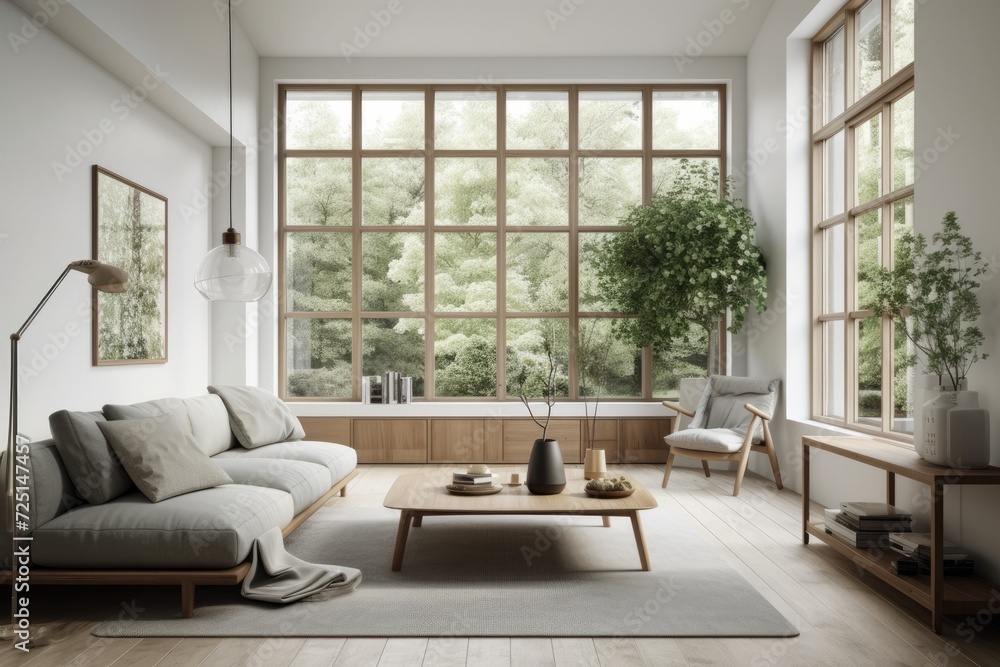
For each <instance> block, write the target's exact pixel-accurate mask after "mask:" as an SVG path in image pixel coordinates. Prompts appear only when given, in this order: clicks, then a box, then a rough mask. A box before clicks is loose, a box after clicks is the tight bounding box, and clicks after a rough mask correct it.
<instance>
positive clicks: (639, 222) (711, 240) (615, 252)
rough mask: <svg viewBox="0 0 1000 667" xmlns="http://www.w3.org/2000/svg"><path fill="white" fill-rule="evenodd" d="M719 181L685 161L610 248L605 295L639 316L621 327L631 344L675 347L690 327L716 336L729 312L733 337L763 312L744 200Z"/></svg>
mask: <svg viewBox="0 0 1000 667" xmlns="http://www.w3.org/2000/svg"><path fill="white" fill-rule="evenodd" d="M718 182H719V181H718V172H717V170H716V169H715V168H714V166H711V165H705V164H691V163H688V162H686V161H685V162H683V163H682V166H681V173H680V174H679V175H678V176H677V178H676V180H675V181H674V183H673V185H672V186H671V187H670V189H669V190H668V191H667V192H666V193H665V194H663V195H661V196H658V197H655V198H654V199H653V201H652V202H651V203H650V205H649V206H641V207H637V208H634V209H633V210H632V211H631V212H630V213H629V215H628V217H627V218H626V219H625V220H624V223H625V224H626V225H628V226H631V227H632V228H633V230H632V231H631V232H629V233H623V234H616V235H614V236H612V237H609V238H608V239H607V240H606V241H605V242H604V245H603V252H602V253H600V254H599V255H598V256H597V258H596V260H597V274H598V282H599V285H600V287H601V290H602V291H603V293H604V294H605V296H606V298H607V300H608V301H609V302H610V303H611V304H612V307H613V309H614V310H615V311H617V312H622V313H628V314H634V315H638V317H636V318H630V319H623V320H621V321H620V322H619V324H618V331H619V333H620V334H621V335H622V336H623V338H624V339H625V340H628V341H630V342H631V343H633V344H635V345H637V346H645V345H651V344H652V345H661V346H664V347H669V346H670V345H671V344H672V343H673V342H674V341H675V340H677V339H680V338H683V337H685V336H688V335H689V325H690V324H691V323H694V324H697V325H699V326H701V327H702V328H703V329H704V330H705V331H710V330H711V329H712V328H713V327H715V326H716V324H717V323H718V322H720V321H721V320H722V319H723V318H724V317H725V315H726V311H727V309H728V310H730V311H731V312H732V324H731V326H730V330H731V331H733V332H736V331H739V330H740V328H741V327H742V325H743V321H744V318H745V317H746V313H747V311H748V310H749V309H750V308H751V307H756V309H757V312H763V310H764V299H765V298H766V296H767V281H766V278H765V276H764V264H763V259H762V257H761V254H760V250H759V249H758V248H757V246H756V245H754V228H755V223H754V221H753V218H752V217H751V215H750V211H749V210H747V209H746V208H745V207H743V206H742V205H741V203H740V202H739V201H738V200H735V199H732V198H731V197H730V196H728V193H727V196H724V197H719V192H718V188H717V185H716V184H717V183H718Z"/></svg>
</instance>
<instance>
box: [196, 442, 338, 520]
mask: <svg viewBox="0 0 1000 667" xmlns="http://www.w3.org/2000/svg"><path fill="white" fill-rule="evenodd" d="M214 461H215V463H216V464H217V465H218V466H219V467H220V468H222V469H223V470H225V471H226V474H227V475H229V476H230V477H232V479H233V481H234V482H236V483H237V484H248V485H250V486H263V487H267V488H269V489H279V490H281V491H285V492H287V493H290V494H292V500H293V502H294V504H295V513H296V514H298V513H299V512H301V511H302V510H304V509H305V508H307V507H309V506H310V505H312V504H313V503H314V502H316V501H317V500H319V499H320V498H321V497H322V496H323V494H324V493H326V492H327V491H329V490H330V471H329V470H327V468H326V466H321V465H319V464H318V463H307V462H306V461H290V460H288V459H260V458H248V457H245V456H243V457H239V456H237V457H217V458H215V459H214Z"/></svg>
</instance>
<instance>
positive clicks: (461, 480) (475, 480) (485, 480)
mask: <svg viewBox="0 0 1000 667" xmlns="http://www.w3.org/2000/svg"><path fill="white" fill-rule="evenodd" d="M451 481H452V482H453V483H454V484H492V483H493V475H492V474H491V473H483V474H473V473H467V472H456V473H452V475H451Z"/></svg>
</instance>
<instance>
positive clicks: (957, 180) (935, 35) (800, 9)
mask: <svg viewBox="0 0 1000 667" xmlns="http://www.w3.org/2000/svg"><path fill="white" fill-rule="evenodd" d="M841 4H842V3H841V2H840V0H822V2H817V1H816V0H776V1H775V3H774V6H773V7H772V10H771V13H770V15H769V16H768V20H767V22H766V23H765V24H764V26H763V28H762V30H761V33H760V35H758V38H757V41H756V42H755V43H754V46H753V48H752V50H751V52H750V54H749V55H748V58H747V88H748V91H749V99H748V108H749V119H748V141H749V143H748V154H749V155H751V156H753V155H755V154H757V152H758V151H759V150H760V149H761V148H763V147H765V146H766V145H767V144H766V142H767V141H768V140H769V139H773V140H774V141H776V142H777V143H778V148H777V150H775V151H773V152H769V153H768V156H767V158H766V160H765V161H764V163H763V165H762V166H761V167H759V168H757V169H756V171H755V173H754V174H753V175H752V176H750V178H749V181H748V202H749V204H750V208H751V209H752V210H753V211H754V213H755V217H756V219H757V220H758V221H759V222H760V223H761V225H762V229H761V239H762V243H763V245H764V247H765V252H766V254H767V256H768V271H769V288H770V292H771V303H770V304H769V305H770V306H771V308H772V310H773V311H774V313H775V314H774V315H773V316H771V317H770V319H769V320H765V319H764V318H758V319H756V320H754V321H751V322H749V324H748V326H749V327H750V328H751V331H754V328H755V327H756V330H757V331H759V332H760V335H750V336H749V338H750V343H749V354H748V364H749V371H750V373H751V374H760V375H774V376H780V377H782V378H783V379H784V380H785V395H784V403H785V412H787V414H780V415H779V418H778V419H777V420H776V423H775V425H774V426H775V428H774V431H775V438H776V445H777V447H778V454H779V461H780V464H781V468H782V472H783V477H784V480H785V483H786V485H788V486H790V487H791V488H794V489H796V490H800V489H801V458H800V449H801V447H800V443H801V438H802V436H803V435H815V434H825V435H833V434H836V435H839V434H841V433H837V432H836V430H834V429H830V428H826V427H824V426H823V425H821V424H817V423H815V422H811V421H809V416H810V415H809V404H808V397H809V388H810V376H809V363H808V360H809V351H808V346H809V340H810V335H811V334H810V331H811V328H810V316H809V312H810V301H809V293H808V285H809V275H810V273H809V272H810V268H809V253H810V245H809V243H810V241H809V239H810V233H809V225H810V220H809V215H808V208H807V202H808V186H809V183H808V180H807V178H808V169H807V166H808V163H807V161H806V160H807V156H808V145H809V132H808V128H805V127H803V128H800V129H796V128H794V127H792V126H793V125H794V123H793V122H792V118H793V117H794V114H795V112H796V111H797V109H798V108H800V107H801V106H802V105H804V104H808V101H809V77H808V69H807V63H808V57H809V52H808V38H809V37H811V35H813V34H814V33H815V32H816V31H817V30H818V29H819V28H820V27H821V26H822V24H823V23H824V22H825V21H826V20H828V19H829V18H830V17H831V16H832V15H833V13H834V12H835V11H836V10H837V9H839V7H840V6H841ZM996 25H1000V3H997V2H995V0H960V1H959V2H956V1H955V0H950V1H947V2H946V1H945V0H922V1H921V2H918V3H917V28H916V30H917V33H916V59H917V60H916V62H917V65H916V86H917V92H916V146H917V153H918V155H919V154H923V153H924V152H925V151H926V157H925V162H926V163H927V164H928V166H927V168H926V169H924V170H922V172H921V173H920V175H919V177H918V179H917V195H916V222H915V224H916V227H917V230H918V231H922V232H925V233H928V234H929V233H932V232H933V231H934V230H936V229H937V228H938V226H939V224H940V220H941V217H942V216H943V215H944V213H945V212H947V211H949V210H956V211H957V212H958V214H959V221H960V223H961V224H962V226H963V229H964V231H965V232H966V233H967V234H969V235H970V236H971V237H972V238H973V240H974V242H975V244H976V247H977V248H978V249H980V250H982V251H983V254H984V256H985V257H986V258H987V259H989V260H990V261H991V262H992V264H993V267H994V271H993V272H992V273H991V280H989V281H987V282H985V283H984V285H983V288H982V289H981V290H980V301H981V303H982V306H983V317H982V320H981V322H980V324H981V326H982V328H983V331H984V333H985V334H986V336H987V340H988V341H990V345H989V347H990V348H992V349H996V348H997V341H998V340H1000V290H998V289H997V287H998V286H1000V283H998V282H997V281H996V273H997V272H998V271H1000V260H998V259H997V258H998V257H1000V225H998V224H997V221H996V213H995V209H996V207H995V204H994V201H993V198H992V197H991V196H990V193H991V191H992V189H994V188H993V187H992V186H993V181H994V180H995V177H994V173H995V170H994V169H993V164H994V162H995V157H996V155H998V154H1000V136H998V133H997V132H996V130H995V118H996V109H997V108H998V107H1000V93H998V91H997V89H996V87H995V86H994V85H993V83H994V82H995V80H996V72H997V71H998V68H1000V50H998V49H997V47H996V45H995V38H994V36H993V34H992V32H993V31H992V30H991V28H992V27H994V26H996ZM782 115H785V119H786V124H787V126H788V127H792V129H791V131H789V132H779V133H777V134H776V133H775V131H774V128H775V127H776V126H775V123H776V122H780V121H781V120H782ZM949 129H950V130H951V132H952V134H951V135H948V132H949ZM942 132H943V133H944V134H945V135H946V136H952V137H955V136H957V138H954V139H953V140H951V141H948V142H945V143H941V141H940V140H939V137H940V136H941V134H942ZM935 141H938V147H935ZM942 146H947V148H946V149H945V150H943V151H942V150H940V148H941V147H942ZM998 364H1000V360H998V359H996V358H994V359H990V360H989V361H986V362H982V363H980V364H979V365H977V366H976V368H975V369H974V370H973V372H972V373H971V374H970V384H971V386H972V388H974V389H978V390H979V391H980V396H981V399H982V402H983V405H984V406H986V407H988V408H992V409H993V410H994V429H993V437H992V452H993V457H992V463H993V464H994V465H998V464H1000V446H998V445H1000V433H998V431H1000V428H998V427H997V426H996V414H997V410H996V408H998V407H1000V373H998V371H1000V366H998ZM752 467H753V468H754V469H755V470H757V471H758V472H760V473H761V474H765V475H766V474H768V472H767V464H766V461H753V463H752ZM810 470H811V486H812V492H811V496H812V498H813V500H816V501H818V502H820V503H823V504H825V505H827V506H835V505H836V504H837V503H838V502H840V501H842V500H846V499H850V500H882V499H884V493H885V477H884V474H883V473H881V472H879V471H876V470H874V469H872V468H869V467H867V466H863V465H860V464H855V463H852V462H848V461H846V460H845V459H843V458H839V457H834V456H830V455H828V454H825V453H823V452H816V453H815V454H814V455H813V459H812V463H811V466H810ZM998 501H1000V489H997V488H995V487H994V488H987V487H982V488H964V489H960V488H958V487H952V488H951V489H949V490H948V492H947V493H946V501H945V508H946V518H945V520H946V534H945V536H946V538H947V539H950V540H953V541H956V542H961V543H962V544H964V545H966V546H968V547H969V548H970V549H971V550H972V551H973V552H974V553H976V554H977V555H978V556H979V569H980V571H981V573H982V574H984V575H985V576H986V577H987V578H989V579H992V580H994V581H997V580H1000V535H997V533H996V531H995V530H994V529H993V524H995V520H994V519H993V513H994V511H995V507H996V504H997V502H998ZM897 503H898V504H899V505H901V506H903V507H905V508H907V509H909V510H911V511H914V512H915V513H917V515H918V519H919V523H918V527H921V526H923V527H926V514H927V508H928V507H929V498H928V494H927V489H926V487H924V486H922V485H916V484H911V483H908V482H906V480H900V481H899V482H898V484H897Z"/></svg>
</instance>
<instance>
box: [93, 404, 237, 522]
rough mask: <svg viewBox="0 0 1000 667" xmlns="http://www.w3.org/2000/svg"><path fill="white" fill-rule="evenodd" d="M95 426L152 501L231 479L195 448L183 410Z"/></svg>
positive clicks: (140, 489)
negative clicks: (102, 433)
mask: <svg viewBox="0 0 1000 667" xmlns="http://www.w3.org/2000/svg"><path fill="white" fill-rule="evenodd" d="M98 427H99V428H100V429H101V430H102V431H103V432H104V436H105V437H106V438H107V439H108V442H110V443H111V447H112V449H114V450H115V453H116V454H118V458H119V459H120V460H121V462H122V465H123V466H124V467H125V470H126V472H128V476H129V477H131V478H132V481H133V482H135V485H136V486H137V487H139V491H141V492H142V494H143V495H144V496H146V497H147V498H149V499H150V500H152V501H153V502H154V503H158V502H160V501H161V500H166V499H167V498H173V497H174V496H179V495H181V494H183V493H191V492H192V491H199V490H201V489H208V488H211V487H213V486H219V485H221V484H231V483H232V481H233V480H232V479H230V478H229V475H227V474H226V473H225V472H224V471H223V470H222V468H220V467H219V466H217V465H216V464H215V462H213V461H212V459H210V458H208V456H206V455H205V453H204V452H202V451H201V450H200V449H198V443H196V442H195V440H194V434H192V433H191V427H190V424H189V423H188V419H187V415H185V414H184V413H183V412H181V413H177V412H171V413H168V414H165V415H158V416H156V417H147V418H146V419H122V420H118V421H105V422H101V423H99V424H98Z"/></svg>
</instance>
